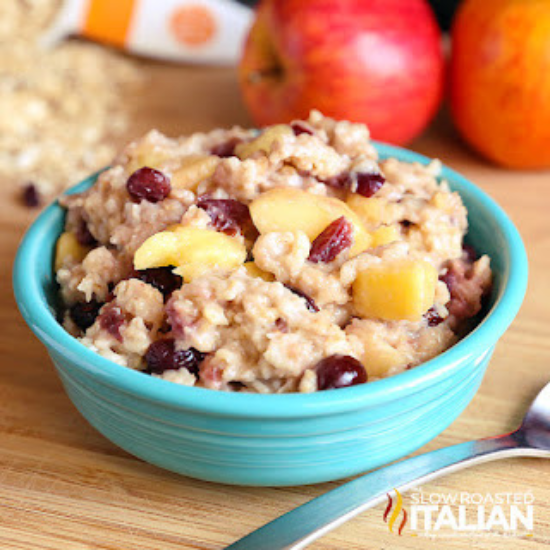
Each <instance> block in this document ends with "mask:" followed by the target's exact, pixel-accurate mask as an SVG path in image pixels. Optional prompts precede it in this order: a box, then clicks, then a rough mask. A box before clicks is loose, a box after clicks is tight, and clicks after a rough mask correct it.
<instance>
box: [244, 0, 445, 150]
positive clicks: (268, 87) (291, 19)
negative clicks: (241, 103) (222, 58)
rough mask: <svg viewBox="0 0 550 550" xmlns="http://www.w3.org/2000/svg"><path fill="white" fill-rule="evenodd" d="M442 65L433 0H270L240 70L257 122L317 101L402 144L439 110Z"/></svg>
mask: <svg viewBox="0 0 550 550" xmlns="http://www.w3.org/2000/svg"><path fill="white" fill-rule="evenodd" d="M443 72H444V61H443V55H442V49H441V35H440V32H439V28H438V26H437V22H436V20H435V17H434V15H433V13H432V11H431V9H430V7H429V6H428V4H427V2H426V0H263V1H262V2H261V3H260V5H259V6H258V8H257V12H256V19H255V22H254V24H253V26H252V28H251V30H250V34H249V36H248V39H247V42H246V44H245V49H244V53H243V57H242V60H241V63H240V69H239V79H240V83H241V89H242V91H243V94H244V98H245V102H246V104H247V105H248V108H249V109H250V112H251V114H252V117H253V118H254V120H255V122H256V123H257V124H258V125H260V126H263V125H268V124H274V123H281V122H289V121H290V120H292V119H295V118H303V117H307V115H308V113H309V111H310V110H311V109H319V110H320V111H322V112H323V114H325V115H328V116H331V117H334V118H337V119H347V120H351V121H354V122H364V123H366V124H367V125H368V126H369V128H370V130H371V133H372V135H373V137H374V138H376V139H380V140H383V141H389V142H393V143H398V144H400V143H406V142H408V141H410V140H411V139H412V138H414V137H415V136H416V135H418V134H419V133H420V132H421V131H422V130H423V129H424V128H425V127H426V125H427V124H428V122H429V121H430V119H431V118H432V116H433V115H434V114H435V112H436V110H437V108H438V106H439V104H440V101H441V97H442V92H443Z"/></svg>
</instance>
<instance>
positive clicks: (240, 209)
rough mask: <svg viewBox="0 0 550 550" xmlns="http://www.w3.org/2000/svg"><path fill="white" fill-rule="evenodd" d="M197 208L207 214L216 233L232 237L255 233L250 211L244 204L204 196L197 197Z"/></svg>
mask: <svg viewBox="0 0 550 550" xmlns="http://www.w3.org/2000/svg"><path fill="white" fill-rule="evenodd" d="M197 206H198V207H199V208H202V209H203V210H205V211H206V212H207V214H208V215H209V216H210V218H211V219H212V222H211V224H212V226H213V227H214V228H216V230H217V231H221V232H223V233H225V234H226V235H230V236H234V235H237V234H238V233H241V234H243V235H245V234H249V233H251V231H254V232H255V227H254V224H253V223H252V218H251V217H250V210H249V209H248V206H247V205H246V204H243V203H242V202H239V201H236V200H234V199H211V198H209V197H208V196H206V195H203V196H202V197H199V199H198V201H197Z"/></svg>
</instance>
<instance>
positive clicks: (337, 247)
mask: <svg viewBox="0 0 550 550" xmlns="http://www.w3.org/2000/svg"><path fill="white" fill-rule="evenodd" d="M352 235H353V228H352V225H351V223H350V222H349V221H348V220H346V218H345V217H344V216H342V217H341V218H338V219H337V220H334V221H333V222H332V223H330V224H329V225H328V226H327V227H326V228H325V229H324V230H323V231H322V233H321V234H320V235H318V236H317V238H316V239H315V240H314V241H313V243H312V244H311V250H310V252H309V258H308V260H309V261H310V262H313V263H316V264H317V263H319V262H324V263H328V262H332V260H334V258H336V256H338V254H340V252H342V251H343V250H345V249H346V248H349V247H350V246H351V245H352V243H353V237H352Z"/></svg>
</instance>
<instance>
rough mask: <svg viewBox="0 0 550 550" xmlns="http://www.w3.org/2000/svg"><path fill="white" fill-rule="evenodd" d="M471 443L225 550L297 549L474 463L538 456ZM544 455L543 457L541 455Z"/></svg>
mask: <svg viewBox="0 0 550 550" xmlns="http://www.w3.org/2000/svg"><path fill="white" fill-rule="evenodd" d="M514 435H515V434H509V435H504V436H501V437H496V438H490V439H480V440H478V441H469V442H466V443H460V444H458V445H453V446H452V447H446V448H444V449H439V450H437V451H432V452H430V453H425V454H422V455H419V456H415V457H413V458H409V459H407V460H403V461H401V462H397V463H395V464H391V465H390V466H386V467H385V468H380V469H379V470H376V471H374V472H371V473H369V474H365V475H364V476H361V477H359V478H357V479H354V480H352V481H350V482H348V483H345V484H344V485H341V486H340V487H338V488H336V489H333V490H332V491H329V492H328V493H325V494H324V495H321V496H320V497H317V498H315V499H313V500H311V501H309V502H307V503H305V504H303V505H302V506H299V507H298V508H296V509H295V510H292V511H290V512H288V513H286V514H285V515H283V516H281V517H279V518H277V519H275V520H274V521H272V522H270V523H267V524H266V525H264V526H263V527H260V528H259V529H257V530H256V531H254V532H252V533H250V534H249V535H247V536H245V537H244V538H242V539H240V540H238V541H237V542H235V543H234V544H232V545H230V546H228V547H227V548H226V550H258V549H259V548H261V549H262V550H300V549H301V548H305V547H306V546H307V545H308V544H310V543H311V542H313V541H314V540H316V539H318V538H319V537H322V536H323V535H325V534H326V533H328V532H329V531H331V530H332V529H335V528H336V527H338V526H339V525H342V524H343V523H345V522H346V521H348V520H349V519H351V518H353V517H355V516H356V515H358V514H360V513H361V512H363V511H365V510H367V509H368V508H372V507H373V506H376V505H377V504H379V503H380V502H382V501H384V500H385V499H386V493H389V492H390V491H392V490H394V489H399V490H401V491H406V490H408V489H410V488H411V487H413V486H416V485H419V484H421V483H425V482H427V481H430V480H432V479H435V478H437V477H440V476H442V475H445V474H448V473H451V472H454V471H456V470H460V469H462V468H467V467H468V466H472V465H474V464H479V463H481V462H487V461H490V460H496V459H498V458H507V457H512V456H542V455H543V454H544V452H543V451H542V450H541V449H532V448H529V447H527V446H525V445H523V444H521V443H520V442H518V439H516V438H515V437H514ZM545 456H547V454H545Z"/></svg>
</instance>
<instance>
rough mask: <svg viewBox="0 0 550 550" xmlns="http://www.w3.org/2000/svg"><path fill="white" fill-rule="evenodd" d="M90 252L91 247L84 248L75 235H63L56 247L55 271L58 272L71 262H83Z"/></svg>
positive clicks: (66, 233) (67, 233)
mask: <svg viewBox="0 0 550 550" xmlns="http://www.w3.org/2000/svg"><path fill="white" fill-rule="evenodd" d="M90 250H91V249H90V247H89V246H83V245H81V244H80V243H79V242H78V239H77V238H76V235H75V234H74V233H69V232H68V231H66V232H65V233H61V235H60V236H59V239H57V245H56V247H55V262H54V264H55V265H54V267H55V270H56V271H58V270H59V269H61V268H62V267H64V266H65V265H66V264H68V263H69V262H73V263H79V262H81V261H82V260H83V259H84V258H85V257H86V254H88V252H90Z"/></svg>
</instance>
